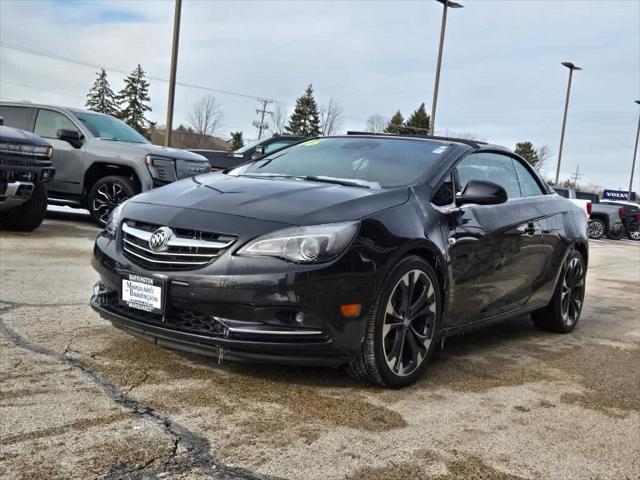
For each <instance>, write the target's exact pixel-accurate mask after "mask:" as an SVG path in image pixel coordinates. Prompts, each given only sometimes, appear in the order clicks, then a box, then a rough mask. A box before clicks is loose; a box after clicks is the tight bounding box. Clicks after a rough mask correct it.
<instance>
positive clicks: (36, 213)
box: [0, 184, 47, 231]
mask: <svg viewBox="0 0 640 480" xmlns="http://www.w3.org/2000/svg"><path fill="white" fill-rule="evenodd" d="M46 214H47V191H46V189H45V188H44V185H43V184H39V185H36V187H35V188H34V190H33V192H32V193H31V198H29V200H27V201H26V202H24V203H23V204H21V205H18V206H17V207H14V208H12V209H11V210H9V211H7V212H2V213H1V214H0V223H1V224H2V226H3V227H4V228H7V229H9V230H22V231H31V230H35V229H36V228H38V227H39V226H40V224H41V223H42V221H43V220H44V217H45V215H46Z"/></svg>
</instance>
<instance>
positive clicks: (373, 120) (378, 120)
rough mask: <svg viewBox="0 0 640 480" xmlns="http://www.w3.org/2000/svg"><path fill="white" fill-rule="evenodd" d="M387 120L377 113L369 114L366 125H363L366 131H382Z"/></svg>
mask: <svg viewBox="0 0 640 480" xmlns="http://www.w3.org/2000/svg"><path fill="white" fill-rule="evenodd" d="M388 123H389V120H387V119H386V118H385V117H383V116H382V115H379V114H377V113H376V114H375V115H371V116H370V117H369V118H367V126H366V127H365V128H366V130H367V132H371V133H382V132H384V129H385V128H386V126H387V124H388Z"/></svg>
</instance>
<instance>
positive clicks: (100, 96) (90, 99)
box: [85, 68, 118, 116]
mask: <svg viewBox="0 0 640 480" xmlns="http://www.w3.org/2000/svg"><path fill="white" fill-rule="evenodd" d="M96 75H98V78H96V81H95V82H94V84H93V87H91V90H89V93H88V94H87V101H86V103H85V106H86V107H87V108H88V109H89V110H93V111H94V112H98V113H105V114H107V115H113V116H118V103H117V101H116V94H115V93H113V90H111V87H110V86H109V81H108V80H107V72H106V71H105V70H104V68H103V69H101V71H100V73H96Z"/></svg>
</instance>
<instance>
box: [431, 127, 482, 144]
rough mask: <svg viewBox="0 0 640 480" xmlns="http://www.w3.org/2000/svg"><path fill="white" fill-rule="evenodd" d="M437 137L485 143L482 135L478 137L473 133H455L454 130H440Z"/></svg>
mask: <svg viewBox="0 0 640 480" xmlns="http://www.w3.org/2000/svg"><path fill="white" fill-rule="evenodd" d="M436 135H438V136H440V137H451V138H460V139H463V140H477V141H480V142H481V141H484V139H483V138H482V137H480V135H477V134H475V133H472V132H455V131H453V130H439V131H437V132H436Z"/></svg>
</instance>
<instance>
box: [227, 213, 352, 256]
mask: <svg viewBox="0 0 640 480" xmlns="http://www.w3.org/2000/svg"><path fill="white" fill-rule="evenodd" d="M358 226H359V224H358V222H342V223H328V224H325V225H314V226H311V227H293V228H285V229H284V230H278V231H277V232H273V233H269V234H267V235H263V236H262V237H258V238H257V239H255V240H253V241H251V242H249V243H248V244H247V245H245V246H244V247H242V248H241V249H240V250H239V251H238V253H237V254H238V255H244V256H252V257H276V258H281V259H284V260H288V261H290V262H295V263H318V262H326V261H328V260H331V259H334V258H336V257H337V256H338V255H340V254H341V253H342V252H344V250H345V249H346V248H347V247H348V246H349V244H350V243H351V241H352V240H353V238H354V237H355V236H356V233H357V232H358Z"/></svg>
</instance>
